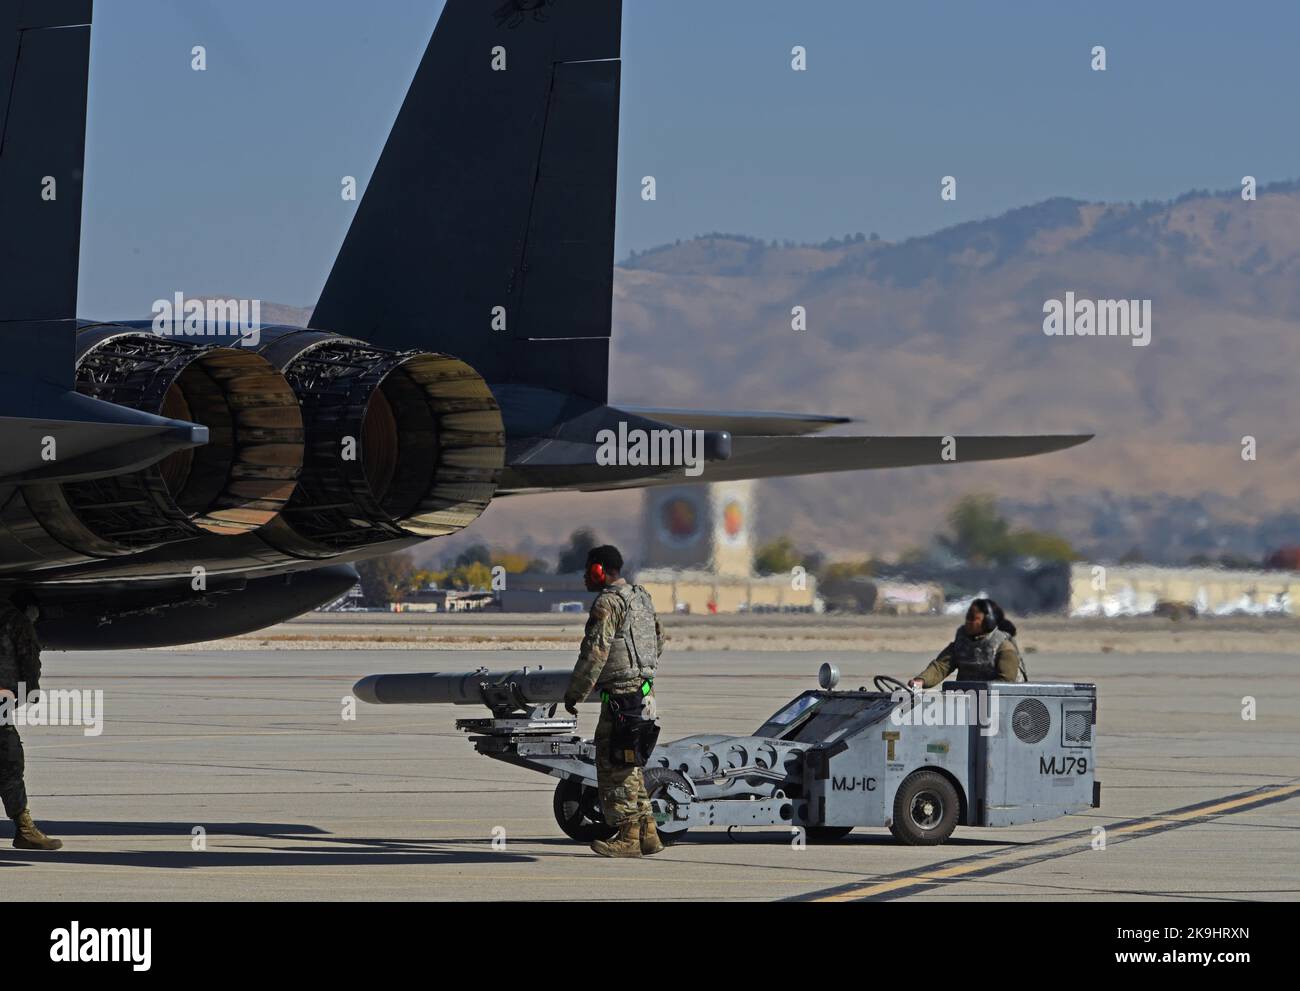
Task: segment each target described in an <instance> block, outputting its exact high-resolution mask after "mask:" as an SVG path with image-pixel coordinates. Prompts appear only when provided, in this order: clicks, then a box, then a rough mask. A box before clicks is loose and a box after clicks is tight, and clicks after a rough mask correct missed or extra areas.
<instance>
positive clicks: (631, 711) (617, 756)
mask: <svg viewBox="0 0 1300 991" xmlns="http://www.w3.org/2000/svg"><path fill="white" fill-rule="evenodd" d="M605 704H606V705H607V706H609V711H610V713H611V715H613V717H614V719H613V723H614V725H613V729H612V731H611V732H610V735H609V757H610V762H611V763H612V764H614V765H616V766H621V767H645V764H646V761H648V760H649V759H650V754H651V753H652V752H653V751H654V748H655V744H656V743H658V742H659V724H658V723H657V722H655V721H654V720H653V719H646V718H645V715H644V709H645V697H644V693H643V692H629V693H628V694H626V695H607V696H606V697H605Z"/></svg>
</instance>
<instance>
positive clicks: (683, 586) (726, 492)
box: [636, 482, 820, 615]
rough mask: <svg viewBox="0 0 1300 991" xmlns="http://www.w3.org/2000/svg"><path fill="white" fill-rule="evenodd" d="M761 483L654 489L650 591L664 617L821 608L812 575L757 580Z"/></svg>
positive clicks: (649, 493)
mask: <svg viewBox="0 0 1300 991" xmlns="http://www.w3.org/2000/svg"><path fill="white" fill-rule="evenodd" d="M754 490H755V483H753V482H720V483H718V484H714V485H678V486H665V487H663V488H651V489H646V490H645V494H644V496H643V502H642V506H643V511H642V525H641V532H642V541H643V543H642V547H643V552H642V558H641V561H642V568H641V570H640V571H639V572H638V573H637V575H636V581H637V582H638V583H639V584H641V585H644V586H645V587H646V590H647V591H648V592H649V593H650V595H651V597H652V598H653V599H654V603H655V609H656V611H658V612H661V613H672V612H683V613H685V612H689V613H693V614H696V615H709V614H711V613H735V612H760V611H783V612H785V611H800V612H811V611H813V610H814V609H820V600H819V599H818V598H817V579H816V578H814V577H813V576H812V575H802V574H801V575H771V576H763V577H760V576H757V575H755V574H754V571H753V565H754Z"/></svg>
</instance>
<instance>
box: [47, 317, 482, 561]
mask: <svg viewBox="0 0 1300 991" xmlns="http://www.w3.org/2000/svg"><path fill="white" fill-rule="evenodd" d="M76 386H77V391H78V392H81V393H83V394H85V395H88V396H93V397H94V398H96V399H101V400H106V401H108V402H112V403H115V404H118V405H121V406H127V407H131V408H133V409H137V410H141V411H144V412H148V413H153V414H156V415H159V416H164V417H167V418H169V419H173V420H182V421H188V422H193V423H198V424H201V425H203V426H205V427H207V428H208V434H209V441H208V443H207V444H206V445H204V446H201V447H197V448H192V449H187V450H183V451H178V452H174V453H172V454H169V455H167V456H166V457H165V458H163V459H162V460H161V461H159V462H157V463H156V464H153V465H151V466H149V467H147V468H144V469H141V470H138V471H132V472H127V473H123V474H119V475H113V476H110V477H107V478H98V479H93V480H89V481H77V482H65V483H57V484H55V483H47V484H29V485H26V486H24V487H23V490H22V491H23V496H24V499H25V501H26V504H27V508H28V509H29V511H30V513H31V515H32V517H33V518H34V519H35V521H36V522H37V523H39V525H40V527H41V528H42V529H43V530H44V531H45V533H46V534H48V536H49V537H52V538H53V539H54V540H55V541H56V542H57V543H58V544H60V545H62V546H63V547H64V548H66V549H68V550H70V551H72V552H73V553H74V554H75V555H77V556H78V557H79V558H81V559H86V558H91V559H104V558H111V557H118V556H123V555H127V554H134V553H138V552H141V551H147V550H152V549H154V548H158V547H162V546H165V545H167V544H172V543H175V542H178V541H183V540H192V539H195V538H199V537H229V536H238V535H242V534H249V533H254V532H256V533H257V534H258V535H259V536H260V537H261V538H262V539H263V540H264V541H265V542H266V543H268V544H269V545H271V547H272V548H275V549H276V550H279V551H281V552H282V553H283V554H285V555H287V556H289V557H293V558H309V559H311V558H319V559H326V558H330V557H334V556H337V555H340V554H343V553H346V552H348V551H350V550H354V549H357V548H362V547H365V546H367V545H369V544H372V543H379V542H383V541H390V540H397V539H402V538H411V537H419V538H424V537H431V536H442V535H445V534H450V533H454V532H456V531H458V530H460V529H462V528H463V527H465V526H467V525H468V524H469V523H471V522H473V521H474V520H475V519H477V518H478V516H479V515H480V514H481V513H482V512H483V510H484V509H486V508H487V505H488V503H489V502H490V501H491V499H492V497H493V495H494V494H495V491H496V486H497V482H498V480H499V477H500V473H501V470H502V468H503V467H504V463H505V431H504V427H503V426H502V422H501V413H500V410H499V409H498V407H497V403H496V400H495V399H494V398H493V396H492V393H491V391H490V390H489V389H488V386H487V383H486V382H485V381H484V380H483V378H482V377H481V376H480V375H479V374H478V373H477V372H475V371H474V369H472V368H471V367H470V366H469V365H467V364H465V363H464V362H462V361H460V360H458V359H456V358H452V357H449V356H446V355H438V354H430V353H421V352H408V353H397V352H393V351H389V350H386V349H383V348H376V347H373V346H371V345H368V344H365V343H363V342H361V341H356V340H351V339H349V338H344V337H339V336H337V335H334V334H329V333H325V332H320V331H308V330H301V329H296V328H272V329H270V330H267V331H263V334H262V337H261V342H260V346H259V347H258V348H257V349H251V348H245V347H237V346H236V347H224V346H220V345H205V344H202V343H192V342H190V341H186V340H183V339H177V338H172V337H162V336H158V335H155V334H152V333H150V332H149V331H147V330H144V329H142V328H139V327H136V326H124V325H92V326H88V327H85V328H83V329H82V331H81V333H80V335H79V339H78V358H77V366H76Z"/></svg>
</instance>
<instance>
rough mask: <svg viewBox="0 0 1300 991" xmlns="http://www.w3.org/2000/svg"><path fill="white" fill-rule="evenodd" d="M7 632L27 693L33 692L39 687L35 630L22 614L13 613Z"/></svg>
mask: <svg viewBox="0 0 1300 991" xmlns="http://www.w3.org/2000/svg"><path fill="white" fill-rule="evenodd" d="M8 632H9V638H10V642H11V643H12V644H13V645H14V653H15V654H16V656H17V660H18V671H19V673H20V675H21V677H22V680H23V681H24V682H25V683H26V684H27V691H29V692H34V691H36V690H37V689H39V688H40V687H41V645H40V644H39V643H38V642H37V640H36V630H35V629H33V627H32V623H31V620H29V619H28V618H27V617H26V616H24V615H23V614H22V613H15V614H14V616H13V618H12V619H11V620H10V621H9V630H8Z"/></svg>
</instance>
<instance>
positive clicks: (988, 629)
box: [971, 599, 1029, 681]
mask: <svg viewBox="0 0 1300 991" xmlns="http://www.w3.org/2000/svg"><path fill="white" fill-rule="evenodd" d="M971 605H973V606H976V607H978V608H979V610H980V612H982V613H983V614H984V622H983V624H981V626H980V629H981V630H982V631H983V632H984V633H992V632H993V631H994V630H996V629H997V628H998V623H999V622H1000V621H1001V619H1002V618H1003V617H1004V616H1005V613H1003V612H1002V607H1001V606H996V605H995V604H994V602H993V600H992V599H976V600H975V601H974V602H972V603H971ZM995 610H996V612H997V614H998V615H996V616H995V615H994V611H995ZM1009 639H1010V640H1011V642H1012V643H1016V638H1015V637H1010V638H1009ZM1016 653H1017V654H1019V655H1020V673H1021V674H1022V675H1023V676H1024V679H1025V681H1028V680H1029V669H1028V668H1027V667H1025V655H1024V652H1023V651H1022V650H1021V649H1020V645H1019V644H1016Z"/></svg>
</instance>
